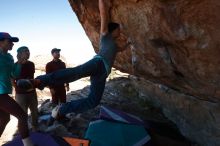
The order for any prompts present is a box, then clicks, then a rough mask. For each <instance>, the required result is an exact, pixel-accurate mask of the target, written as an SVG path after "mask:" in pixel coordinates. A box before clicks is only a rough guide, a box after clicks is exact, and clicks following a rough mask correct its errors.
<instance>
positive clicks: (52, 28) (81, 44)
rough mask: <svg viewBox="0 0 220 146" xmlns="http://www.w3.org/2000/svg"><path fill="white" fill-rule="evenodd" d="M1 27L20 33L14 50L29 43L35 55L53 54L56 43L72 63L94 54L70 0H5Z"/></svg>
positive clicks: (3, 30)
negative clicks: (51, 52) (52, 50)
mask: <svg viewBox="0 0 220 146" xmlns="http://www.w3.org/2000/svg"><path fill="white" fill-rule="evenodd" d="M0 18H1V22H0V31H1V32H9V33H10V34H11V35H12V36H17V37H19V39H20V41H19V42H18V43H15V45H14V48H13V50H12V51H11V54H13V56H15V55H16V50H17V48H18V47H20V46H27V47H29V49H30V51H31V57H33V56H35V55H38V54H50V50H51V49H52V48H54V47H57V48H60V49H62V51H61V55H63V56H65V57H66V58H67V61H68V62H69V63H75V64H79V63H83V62H85V61H87V60H88V59H90V58H91V57H92V56H93V55H94V50H93V48H92V45H91V43H90V41H89V39H88V37H87V36H86V34H85V32H84V30H83V28H82V26H81V24H80V23H79V21H78V19H77V17H76V15H75V13H74V12H73V11H72V8H71V7H70V4H69V2H68V0H1V8H0Z"/></svg>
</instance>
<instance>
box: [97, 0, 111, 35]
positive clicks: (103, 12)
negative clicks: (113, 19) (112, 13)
mask: <svg viewBox="0 0 220 146" xmlns="http://www.w3.org/2000/svg"><path fill="white" fill-rule="evenodd" d="M109 1H110V0H99V13H100V17H101V29H100V33H101V35H105V34H107V33H108V23H109V6H110V2H109Z"/></svg>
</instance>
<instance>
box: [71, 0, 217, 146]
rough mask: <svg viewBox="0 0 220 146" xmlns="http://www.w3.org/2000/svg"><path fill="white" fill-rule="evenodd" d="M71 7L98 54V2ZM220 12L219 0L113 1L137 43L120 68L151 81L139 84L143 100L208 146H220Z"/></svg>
mask: <svg viewBox="0 0 220 146" xmlns="http://www.w3.org/2000/svg"><path fill="white" fill-rule="evenodd" d="M69 2H70V4H71V6H72V8H73V10H74V11H75V12H76V14H77V16H78V19H79V21H80V23H81V24H82V26H83V28H84V29H85V32H86V34H87V35H88V37H89V39H90V40H91V42H92V44H93V46H94V48H95V50H96V51H97V50H98V46H99V44H98V43H99V27H100V17H99V11H98V0H94V1H91V0H69ZM219 12H220V1H218V0H112V8H111V10H110V13H111V19H112V20H113V21H115V22H118V23H120V24H121V25H122V27H123V33H124V34H125V35H126V36H127V38H128V39H130V40H131V41H132V45H131V47H130V48H129V49H127V51H124V52H123V53H120V54H118V56H117V60H116V62H115V67H116V68H118V69H120V70H122V71H125V72H127V73H130V74H135V75H137V76H140V77H143V78H145V79H147V80H150V81H151V82H148V81H143V82H141V83H140V84H141V86H138V84H137V89H138V90H139V92H140V93H142V94H143V97H144V98H145V99H147V100H150V101H152V102H153V103H154V104H155V106H158V107H160V108H161V109H162V110H163V112H164V114H165V115H166V116H167V117H168V118H169V119H171V120H172V121H174V122H175V123H176V124H177V126H178V127H179V128H180V130H181V132H182V133H183V134H184V135H185V136H186V137H188V138H190V139H191V140H194V141H196V142H198V143H200V144H201V145H206V146H207V145H220V142H219V141H220V139H219V135H220V132H219V131H220V127H219V120H220V115H219V113H220V109H219V107H220V106H219V99H220V67H219V63H220V57H219V54H220V49H219V46H220V41H219V38H220V29H219V26H220V16H219ZM153 82H154V83H158V85H159V84H161V85H160V87H161V88H160V87H159V86H157V84H153ZM172 89H174V90H172ZM171 90H172V91H171Z"/></svg>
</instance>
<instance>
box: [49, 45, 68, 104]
mask: <svg viewBox="0 0 220 146" xmlns="http://www.w3.org/2000/svg"><path fill="white" fill-rule="evenodd" d="M60 50H61V49H57V48H54V49H52V50H51V54H52V56H53V60H52V61H50V62H48V63H47V64H46V74H49V73H52V72H55V71H58V70H61V69H65V68H66V64H65V63H64V62H63V61H62V60H60ZM65 87H66V89H65ZM49 88H50V93H51V96H52V103H53V105H58V104H59V103H66V90H67V91H69V84H68V83H66V84H59V85H50V86H49Z"/></svg>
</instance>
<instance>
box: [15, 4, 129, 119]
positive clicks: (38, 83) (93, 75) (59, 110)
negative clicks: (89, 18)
mask: <svg viewBox="0 0 220 146" xmlns="http://www.w3.org/2000/svg"><path fill="white" fill-rule="evenodd" d="M110 6H111V3H110V1H109V0H99V11H100V17H101V29H100V49H99V52H98V53H97V55H95V56H94V58H92V59H91V60H89V61H88V62H86V63H84V64H82V65H79V66H77V67H74V68H66V69H63V70H60V71H57V72H54V73H50V74H46V75H41V76H38V77H36V79H34V80H25V79H24V80H19V81H18V82H17V85H18V86H19V87H20V88H23V89H27V90H29V89H31V88H39V89H41V90H43V89H44V87H46V86H50V85H59V84H64V83H69V82H73V81H75V80H78V79H81V78H83V77H88V76H90V81H91V86H90V93H89V95H88V97H87V98H83V99H78V100H74V101H71V102H67V103H64V104H62V105H60V106H57V107H56V108H55V109H54V110H53V111H52V117H54V118H58V117H62V116H64V115H66V114H68V113H71V112H74V113H81V112H84V111H87V110H89V109H91V108H94V107H96V106H97V105H98V104H99V103H100V100H101V98H102V95H103V92H104V89H105V83H106V78H107V77H108V75H109V74H110V72H111V68H112V66H113V64H114V61H115V58H116V54H117V52H119V51H123V50H125V49H126V48H127V47H128V44H125V45H124V47H118V45H121V42H126V41H124V40H125V37H124V36H123V35H122V34H121V33H120V25H119V24H118V23H114V22H110V21H109V9H110ZM122 39H124V40H122ZM119 42H120V43H119ZM122 45H123V44H122ZM119 48H122V49H119Z"/></svg>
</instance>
